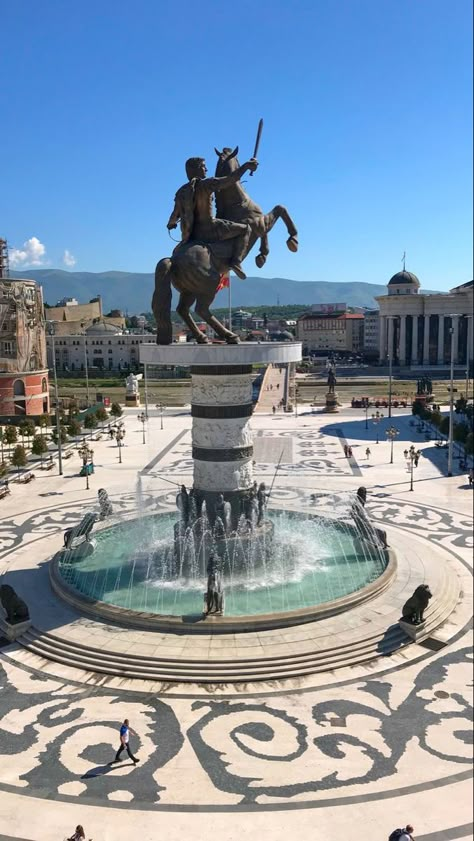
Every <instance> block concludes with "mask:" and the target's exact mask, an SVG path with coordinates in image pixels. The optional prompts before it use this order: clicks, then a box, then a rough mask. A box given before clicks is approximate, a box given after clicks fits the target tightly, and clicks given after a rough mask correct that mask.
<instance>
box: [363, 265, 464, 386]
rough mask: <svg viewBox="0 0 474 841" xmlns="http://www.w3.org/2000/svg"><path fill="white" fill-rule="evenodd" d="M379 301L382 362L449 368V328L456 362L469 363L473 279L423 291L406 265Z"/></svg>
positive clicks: (392, 279)
mask: <svg viewBox="0 0 474 841" xmlns="http://www.w3.org/2000/svg"><path fill="white" fill-rule="evenodd" d="M376 300H377V302H378V304H379V310H380V311H379V317H380V330H379V353H380V361H381V362H382V363H383V362H385V361H387V360H389V359H390V358H391V359H392V361H393V363H394V364H396V365H400V366H410V367H412V368H417V367H424V368H436V367H438V366H449V365H450V361H451V332H450V331H451V327H452V328H453V331H454V334H453V336H454V363H455V365H456V366H457V367H459V366H463V368H464V369H466V367H469V365H470V364H471V363H472V359H473V347H472V346H473V323H472V314H473V281H472V280H470V281H469V282H468V283H463V284H462V285H461V286H456V287H454V288H453V289H451V290H450V291H449V292H446V293H440V294H437V293H423V292H420V281H419V280H418V278H417V276H416V275H415V274H413V273H412V272H408V271H406V270H405V269H404V270H403V271H401V272H397V274H395V275H393V277H392V278H391V279H390V280H389V282H388V284H387V294H386V295H379V296H378V297H377V298H376Z"/></svg>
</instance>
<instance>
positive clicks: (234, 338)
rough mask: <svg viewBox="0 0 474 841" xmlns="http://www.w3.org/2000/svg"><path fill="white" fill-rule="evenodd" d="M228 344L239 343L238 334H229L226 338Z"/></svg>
mask: <svg viewBox="0 0 474 841" xmlns="http://www.w3.org/2000/svg"><path fill="white" fill-rule="evenodd" d="M226 342H227V344H228V345H240V339H239V337H238V336H229V337H228V338H227V339H226Z"/></svg>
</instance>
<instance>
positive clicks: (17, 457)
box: [12, 444, 28, 475]
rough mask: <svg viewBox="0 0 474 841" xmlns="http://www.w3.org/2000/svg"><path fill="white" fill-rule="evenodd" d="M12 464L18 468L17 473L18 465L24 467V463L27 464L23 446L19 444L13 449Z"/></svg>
mask: <svg viewBox="0 0 474 841" xmlns="http://www.w3.org/2000/svg"><path fill="white" fill-rule="evenodd" d="M12 464H13V467H16V468H17V469H18V475H20V467H25V465H26V464H28V459H27V457H26V452H25V448H24V447H22V446H21V444H18V445H17V446H16V447H15V449H14V450H13V455H12Z"/></svg>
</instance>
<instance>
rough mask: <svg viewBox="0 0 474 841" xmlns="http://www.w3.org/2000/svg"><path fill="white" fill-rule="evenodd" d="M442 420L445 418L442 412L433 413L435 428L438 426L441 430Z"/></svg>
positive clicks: (432, 419) (432, 420) (432, 418)
mask: <svg viewBox="0 0 474 841" xmlns="http://www.w3.org/2000/svg"><path fill="white" fill-rule="evenodd" d="M442 420H443V416H442V414H441V412H438V411H436V412H431V423H432V424H433V426H436V428H437V429H439V427H440V425H441V421H442Z"/></svg>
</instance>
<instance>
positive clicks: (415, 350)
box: [411, 315, 418, 365]
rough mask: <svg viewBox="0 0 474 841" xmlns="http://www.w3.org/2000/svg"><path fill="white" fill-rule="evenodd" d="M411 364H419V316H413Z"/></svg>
mask: <svg viewBox="0 0 474 841" xmlns="http://www.w3.org/2000/svg"><path fill="white" fill-rule="evenodd" d="M411 323H412V328H411V364H412V365H418V316H417V315H412V317H411Z"/></svg>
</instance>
